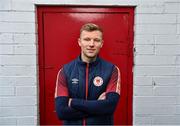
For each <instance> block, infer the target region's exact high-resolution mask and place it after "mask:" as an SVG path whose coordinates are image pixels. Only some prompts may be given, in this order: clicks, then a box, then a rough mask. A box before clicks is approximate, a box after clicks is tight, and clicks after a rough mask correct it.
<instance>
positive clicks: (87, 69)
mask: <svg viewBox="0 0 180 126" xmlns="http://www.w3.org/2000/svg"><path fill="white" fill-rule="evenodd" d="M88 75H89V63H87V65H86V100H87V97H88ZM85 125H86V119H85V118H84V119H83V126H85Z"/></svg>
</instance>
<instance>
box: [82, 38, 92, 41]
mask: <svg viewBox="0 0 180 126" xmlns="http://www.w3.org/2000/svg"><path fill="white" fill-rule="evenodd" d="M83 40H84V41H91V39H90V38H84V39H83Z"/></svg>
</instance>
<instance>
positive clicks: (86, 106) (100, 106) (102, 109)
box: [71, 67, 120, 115]
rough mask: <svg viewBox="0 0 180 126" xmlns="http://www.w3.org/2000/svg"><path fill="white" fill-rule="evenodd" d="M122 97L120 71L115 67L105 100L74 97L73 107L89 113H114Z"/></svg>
mask: <svg viewBox="0 0 180 126" xmlns="http://www.w3.org/2000/svg"><path fill="white" fill-rule="evenodd" d="M119 97H120V71H119V69H118V67H114V69H113V72H112V75H111V78H110V81H109V83H108V86H107V89H106V99H105V100H83V99H72V102H71V107H72V108H75V109H78V110H80V111H83V112H86V113H88V114H96V115H101V114H113V113H114V111H115V108H116V106H117V104H118V100H119Z"/></svg>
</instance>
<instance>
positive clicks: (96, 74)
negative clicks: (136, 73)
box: [55, 56, 120, 125]
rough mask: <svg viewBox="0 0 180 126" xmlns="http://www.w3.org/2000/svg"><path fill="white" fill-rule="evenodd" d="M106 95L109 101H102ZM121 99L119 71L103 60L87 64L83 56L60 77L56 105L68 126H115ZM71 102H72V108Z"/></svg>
mask: <svg viewBox="0 0 180 126" xmlns="http://www.w3.org/2000/svg"><path fill="white" fill-rule="evenodd" d="M103 92H106V99H105V100H98V97H99V96H100V95H101V94H102V93H103ZM119 97H120V72H119V69H118V67H116V66H115V65H113V64H111V63H109V62H107V61H104V60H103V59H101V58H99V57H97V58H96V61H94V62H92V63H85V62H82V61H81V58H80V56H79V57H78V58H77V59H75V60H73V61H72V62H70V63H68V64H66V65H64V67H63V68H62V69H61V70H60V71H59V73H58V76H57V81H56V92H55V105H56V112H57V115H58V118H59V119H61V120H64V124H65V125H100V124H101V125H113V113H114V111H115V108H116V105H117V103H118V99H119ZM69 98H72V101H71V106H70V107H69V106H68V101H69Z"/></svg>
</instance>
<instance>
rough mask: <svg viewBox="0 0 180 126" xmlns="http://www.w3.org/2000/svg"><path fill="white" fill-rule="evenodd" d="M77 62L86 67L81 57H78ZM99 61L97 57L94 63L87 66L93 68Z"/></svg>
mask: <svg viewBox="0 0 180 126" xmlns="http://www.w3.org/2000/svg"><path fill="white" fill-rule="evenodd" d="M77 61H78V63H79V64H81V65H87V64H88V63H86V62H83V61H82V59H81V55H79V56H78V58H77ZM99 61H100V58H99V56H97V58H96V60H95V61H93V62H90V63H89V66H92V65H93V66H95V65H97V64H98V62H99Z"/></svg>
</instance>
